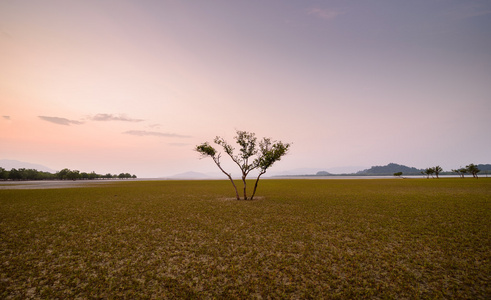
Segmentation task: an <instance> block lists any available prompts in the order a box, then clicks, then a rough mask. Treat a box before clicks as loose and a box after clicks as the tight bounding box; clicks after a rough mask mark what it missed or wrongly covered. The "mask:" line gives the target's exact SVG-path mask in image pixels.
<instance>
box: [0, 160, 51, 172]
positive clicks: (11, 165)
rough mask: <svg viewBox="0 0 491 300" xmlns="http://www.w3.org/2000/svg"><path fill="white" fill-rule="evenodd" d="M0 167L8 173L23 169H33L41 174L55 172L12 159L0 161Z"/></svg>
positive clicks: (44, 167)
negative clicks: (12, 170)
mask: <svg viewBox="0 0 491 300" xmlns="http://www.w3.org/2000/svg"><path fill="white" fill-rule="evenodd" d="M0 167H2V168H4V169H5V170H8V171H10V170H11V169H22V168H24V169H35V170H38V171H41V172H49V173H55V172H56V171H55V170H53V169H51V168H49V167H46V166H43V165H40V164H32V163H28V162H25V161H18V160H13V159H0Z"/></svg>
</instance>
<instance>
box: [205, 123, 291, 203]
mask: <svg viewBox="0 0 491 300" xmlns="http://www.w3.org/2000/svg"><path fill="white" fill-rule="evenodd" d="M234 139H235V141H236V143H237V144H238V145H239V146H240V148H239V153H238V154H235V153H234V150H235V148H234V147H233V146H232V145H231V144H229V143H228V142H227V141H225V140H224V139H223V138H221V137H219V136H217V137H216V138H215V140H214V142H215V144H217V145H219V146H221V147H222V148H223V151H224V152H225V153H226V154H227V155H228V156H229V157H230V158H231V159H232V161H233V162H234V163H235V164H236V165H237V166H238V167H239V168H240V171H241V173H242V183H243V185H244V200H247V199H248V198H247V189H246V188H247V182H246V178H247V175H249V173H250V172H251V171H252V170H254V169H259V175H258V176H257V178H256V182H255V185H254V191H253V192H252V196H251V198H250V200H252V199H254V195H255V194H256V190H257V184H258V182H259V179H260V177H261V176H262V175H263V174H264V173H266V171H267V169H269V168H270V167H271V166H273V164H274V163H275V162H277V161H279V160H281V157H282V156H284V155H285V154H287V153H288V150H289V148H290V145H291V144H289V143H283V142H281V141H272V140H271V139H270V138H263V139H262V140H261V141H260V142H259V143H258V142H257V138H256V135H255V134H254V133H252V132H247V131H240V130H237V135H236V136H235V137H234ZM195 151H197V152H199V153H200V154H201V155H202V156H203V157H207V156H209V157H211V158H212V159H213V161H214V162H215V164H216V165H217V166H218V168H219V169H220V170H221V171H222V172H223V173H224V174H225V175H226V176H227V177H228V179H229V180H230V182H232V185H233V186H234V189H235V195H236V197H237V200H240V196H239V192H238V190H237V186H236V185H235V182H234V180H233V179H232V175H231V174H230V173H227V172H226V171H225V170H224V169H223V168H222V165H221V162H220V158H221V153H219V152H218V151H217V150H216V149H215V148H214V147H213V146H211V145H210V144H209V143H208V142H205V143H203V144H201V145H197V146H196V148H195Z"/></svg>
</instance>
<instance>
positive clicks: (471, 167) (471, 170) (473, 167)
mask: <svg viewBox="0 0 491 300" xmlns="http://www.w3.org/2000/svg"><path fill="white" fill-rule="evenodd" d="M465 168H466V169H467V172H469V173H471V174H472V177H474V178H478V177H477V173H479V172H481V170H479V168H478V167H477V166H476V165H475V164H470V165H467V166H465Z"/></svg>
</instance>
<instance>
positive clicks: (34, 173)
mask: <svg viewBox="0 0 491 300" xmlns="http://www.w3.org/2000/svg"><path fill="white" fill-rule="evenodd" d="M113 178H116V179H128V178H136V175H131V174H130V173H120V174H119V175H118V174H111V173H107V174H105V175H101V174H97V173H95V172H91V173H86V172H80V171H78V170H70V169H63V170H61V171H59V172H56V173H54V174H53V173H49V172H43V171H38V170H36V169H24V168H19V169H11V170H10V171H7V170H5V169H4V168H2V167H0V180H94V179H113Z"/></svg>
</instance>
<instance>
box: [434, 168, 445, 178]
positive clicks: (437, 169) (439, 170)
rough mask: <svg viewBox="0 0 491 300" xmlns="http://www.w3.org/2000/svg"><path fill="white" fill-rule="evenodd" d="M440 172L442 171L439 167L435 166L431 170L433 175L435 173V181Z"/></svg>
mask: <svg viewBox="0 0 491 300" xmlns="http://www.w3.org/2000/svg"><path fill="white" fill-rule="evenodd" d="M442 171H443V169H442V167H440V166H436V167H434V168H433V173H435V175H436V178H437V179H438V175H439V174H440V172H442Z"/></svg>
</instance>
